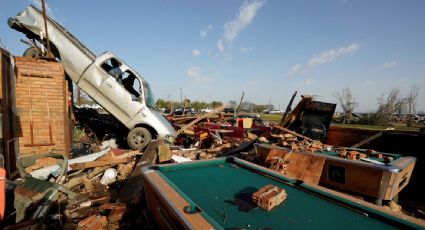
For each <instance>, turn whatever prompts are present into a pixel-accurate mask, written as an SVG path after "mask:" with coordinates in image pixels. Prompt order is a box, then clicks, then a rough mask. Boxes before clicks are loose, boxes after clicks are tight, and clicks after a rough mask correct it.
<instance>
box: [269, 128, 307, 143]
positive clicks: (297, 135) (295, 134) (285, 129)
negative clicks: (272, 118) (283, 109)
mask: <svg viewBox="0 0 425 230" xmlns="http://www.w3.org/2000/svg"><path fill="white" fill-rule="evenodd" d="M272 127H273V128H274V129H278V130H280V131H284V132H287V133H290V134H292V135H294V136H296V137H299V138H303V139H305V140H308V141H314V140H313V139H311V138H310V137H306V136H304V135H302V134H299V133H297V132H294V131H292V130H290V129H287V128H284V127H282V126H280V125H273V126H272Z"/></svg>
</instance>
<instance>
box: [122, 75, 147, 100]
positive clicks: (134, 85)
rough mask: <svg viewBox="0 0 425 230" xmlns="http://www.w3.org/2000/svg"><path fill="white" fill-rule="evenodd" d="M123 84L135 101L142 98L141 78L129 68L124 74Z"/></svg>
mask: <svg viewBox="0 0 425 230" xmlns="http://www.w3.org/2000/svg"><path fill="white" fill-rule="evenodd" d="M121 85H122V86H123V87H124V89H126V90H127V91H128V92H129V93H130V94H131V97H132V99H133V101H136V100H139V99H140V96H141V95H142V88H141V83H140V80H139V78H137V77H136V75H134V74H133V73H132V72H131V71H129V70H127V71H125V72H124V73H123V74H122V81H121Z"/></svg>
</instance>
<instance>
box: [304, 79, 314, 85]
mask: <svg viewBox="0 0 425 230" xmlns="http://www.w3.org/2000/svg"><path fill="white" fill-rule="evenodd" d="M314 82H315V81H314V80H313V79H312V78H308V79H306V80H305V84H306V85H311V84H313V83H314Z"/></svg>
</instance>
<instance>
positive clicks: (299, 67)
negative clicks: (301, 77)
mask: <svg viewBox="0 0 425 230" xmlns="http://www.w3.org/2000/svg"><path fill="white" fill-rule="evenodd" d="M303 71H304V68H303V65H301V64H296V65H294V66H292V68H291V70H290V71H289V75H290V76H293V75H295V74H297V73H301V72H303Z"/></svg>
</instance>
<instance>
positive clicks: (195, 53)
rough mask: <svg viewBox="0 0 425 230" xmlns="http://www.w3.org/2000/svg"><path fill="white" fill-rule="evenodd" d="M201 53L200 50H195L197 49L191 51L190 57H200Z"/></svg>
mask: <svg viewBox="0 0 425 230" xmlns="http://www.w3.org/2000/svg"><path fill="white" fill-rule="evenodd" d="M201 53H202V52H201V51H200V50H197V49H194V50H192V56H194V57H198V56H199V55H201Z"/></svg>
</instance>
